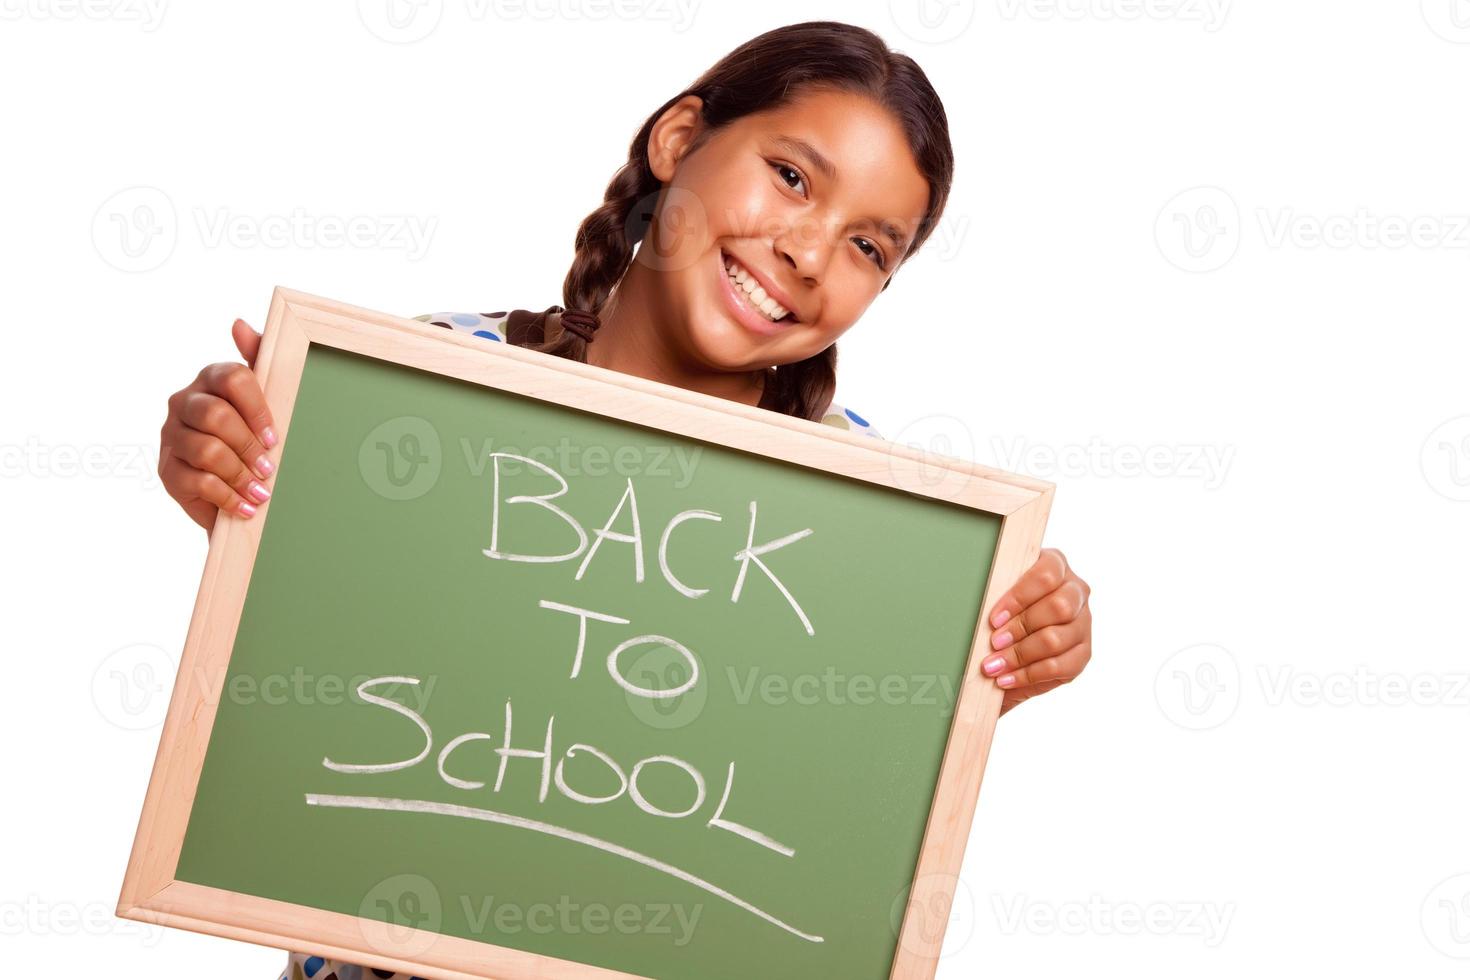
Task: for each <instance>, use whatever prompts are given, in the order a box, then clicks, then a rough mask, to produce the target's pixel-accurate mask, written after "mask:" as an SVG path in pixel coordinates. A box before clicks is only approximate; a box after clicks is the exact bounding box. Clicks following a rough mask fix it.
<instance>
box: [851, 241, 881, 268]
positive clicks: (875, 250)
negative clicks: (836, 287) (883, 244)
mask: <svg viewBox="0 0 1470 980" xmlns="http://www.w3.org/2000/svg"><path fill="white" fill-rule="evenodd" d="M853 241H855V242H861V243H862V244H864V245H867V246H868V247H869V248H871V249H872V251H871V252H864V253H863V254H864V255H866V256H868V257H869V258H870V259H872V260H873V261H874V262H876V263H878V268H880V269H886V268H888V264H887V263H886V262H884V261H883V250H882V249H881V248H879V247H878V246H877V245H874V244H873V243H872V242H870V241H868V240H867V239H866V238H854V239H853Z"/></svg>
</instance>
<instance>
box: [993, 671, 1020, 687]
mask: <svg viewBox="0 0 1470 980" xmlns="http://www.w3.org/2000/svg"><path fill="white" fill-rule="evenodd" d="M995 683H996V684H997V685H999V686H1000V687H1015V686H1016V675H1015V674H1002V675H1001V676H999V677H997V678H996V679H995Z"/></svg>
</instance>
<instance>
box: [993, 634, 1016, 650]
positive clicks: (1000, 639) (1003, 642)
mask: <svg viewBox="0 0 1470 980" xmlns="http://www.w3.org/2000/svg"><path fill="white" fill-rule="evenodd" d="M1012 639H1014V637H1012V636H1011V631H1010V630H1006V631H1005V632H1004V633H997V634H995V635H994V636H992V637H991V638H990V645H991V646H993V647H995V648H996V649H997V650H1004V649H1005V648H1006V647H1008V646H1010V645H1011V640H1012Z"/></svg>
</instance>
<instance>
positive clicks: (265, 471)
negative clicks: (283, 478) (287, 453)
mask: <svg viewBox="0 0 1470 980" xmlns="http://www.w3.org/2000/svg"><path fill="white" fill-rule="evenodd" d="M255 468H256V470H258V471H259V472H260V475H261V476H270V475H271V474H272V473H274V472H275V471H276V464H275V463H272V462H271V461H270V457H268V456H265V455H264V454H262V455H261V456H260V458H258V459H257V460H256V461H255Z"/></svg>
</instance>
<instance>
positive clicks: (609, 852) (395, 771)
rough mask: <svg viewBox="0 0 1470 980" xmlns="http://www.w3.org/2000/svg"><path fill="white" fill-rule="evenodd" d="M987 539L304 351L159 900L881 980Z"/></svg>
mask: <svg viewBox="0 0 1470 980" xmlns="http://www.w3.org/2000/svg"><path fill="white" fill-rule="evenodd" d="M528 460H529V461H534V462H528ZM538 463H539V464H540V465H537V464H538ZM562 481H564V487H565V489H564V492H560V491H562V487H563V483H562ZM630 487H631V490H630ZM553 494H555V496H549V495H553ZM530 498H542V499H541V500H540V501H539V502H538V501H537V500H533V499H530ZM691 512H692V513H691ZM678 515H682V517H679V518H678V519H677V520H676V517H678ZM635 518H636V523H635ZM1000 523H1001V519H1000V518H999V517H997V516H994V515H991V514H987V513H984V512H981V511H977V510H975V509H973V508H967V507H962V506H958V505H953V504H948V503H945V502H942V501H938V500H934V499H929V498H926V497H922V496H918V495H914V494H909V493H905V492H903V491H900V490H894V489H889V488H886V487H882V486H878V485H875V484H870V483H866V482H863V481H859V480H854V479H848V478H844V477H839V476H834V475H833V474H831V473H828V472H824V471H820V470H815V469H808V468H806V467H802V466H799V465H795V464H790V463H783V462H777V461H774V460H771V459H768V458H764V457H761V456H758V455H754V454H748V453H743V452H740V451H736V450H732V449H729V448H725V447H722V446H718V445H713V444H705V443H701V442H698V441H696V440H693V439H688V438H685V437H682V436H677V435H673V434H670V433H666V432H661V431H658V430H655V429H651V428H642V427H639V426H635V425H631V424H629V423H625V422H620V421H617V420H614V419H609V418H606V417H603V416H599V415H595V414H591V413H587V412H582V411H579V410H576V409H572V408H568V407H564V406H562V405H558V404H555V403H552V402H545V401H538V400H536V399H533V398H530V397H527V396H524V395H519V394H511V393H508V392H504V391H497V390H494V389H491V388H486V387H482V386H479V385H475V384H471V383H468V382H463V381H458V380H454V379H451V378H447V377H444V376H441V375H438V374H434V373H429V372H426V371H419V370H416V369H413V368H408V367H404V366H401V365H398V364H393V363H388V362H384V361H378V360H374V359H371V358H369V357H366V356H363V355H360V354H356V353H349V352H345V351H341V350H337V349H334V348H332V347H327V346H322V345H317V344H313V345H312V346H311V348H310V350H309V352H308V353H307V356H306V362H305V368H304V373H303V375H302V379H301V384H300V389H299V393H298V395H297V399H296V403H295V407H294V414H293V419H292V422H291V428H290V434H289V439H288V441H287V443H286V445H285V447H284V455H283V458H282V461H281V465H280V471H279V476H278V479H277V483H276V485H275V491H274V496H273V498H272V501H271V504H270V510H269V513H268V521H267V523H266V525H265V526H264V528H263V529H262V532H261V534H262V537H261V540H260V545H259V551H258V554H257V556H256V559H255V562H254V567H253V571H252V572H251V575H250V580H249V588H248V592H247V593H246V597H245V604H244V608H243V613H242V616H241V619H240V623H239V630H238V633H237V635H236V639H235V643H234V647H233V652H232V654H231V658H230V661H229V669H228V676H227V678H226V681H225V683H224V688H223V693H222V695H221V699H220V703H219V706H218V712H217V714H216V716H215V721H214V725H213V730H212V733H211V734H210V737H209V741H208V749H207V753H206V755H205V760H204V765H203V769H202V772H201V775H200V777H199V783H198V789H197V794H196V796H195V799H194V802H193V807H192V810H191V811H190V814H189V818H188V824H187V831H186V833H185V837H184V843H183V847H182V851H181V853H180V857H179V861H178V867H177V870H176V872H175V874H176V876H177V878H178V880H180V881H184V882H193V883H196V884H200V885H208V886H214V887H217V888H222V889H227V890H229V891H232V892H240V893H245V894H249V895H258V896H263V897H268V898H273V899H278V900H281V901H285V902H290V903H293V904H297V905H302V906H307V907H311V908H316V909H323V910H329V911H335V912H342V913H346V914H349V915H353V916H358V917H360V918H366V919H376V920H382V921H386V922H389V923H394V924H397V925H403V926H412V927H415V928H417V929H421V930H427V931H429V932H433V933H441V934H445V935H452V936H459V937H463V938H466V939H470V940H474V941H477V942H483V943H490V944H494V945H497V946H504V947H510V948H514V949H520V950H526V951H530V952H533V953H537V954H542V955H545V956H551V957H556V958H559V959H564V960H570V961H575V962H580V963H587V964H593V965H596V966H600V967H604V968H607V969H613V970H621V971H625V972H628V973H633V974H640V975H645V976H649V977H680V978H711V980H713V978H729V980H737V978H738V980H746V978H752V977H761V978H777V977H791V978H798V977H799V978H811V977H845V978H873V980H879V978H883V977H887V976H888V975H889V970H890V966H891V964H892V962H893V957H894V951H895V946H896V943H897V933H896V924H897V922H898V921H899V917H900V915H901V912H902V905H903V900H904V896H905V893H906V890H907V888H908V886H909V884H910V882H911V880H912V879H913V877H914V872H915V864H916V861H917V858H918V853H919V846H920V843H921V840H922V839H923V834H924V828H925V823H926V819H927V817H928V812H929V804H930V800H931V797H932V795H933V792H934V787H935V782H936V779H937V777H938V773H939V766H940V762H941V759H942V757H943V753H944V748H945V743H946V738H947V736H948V733H949V729H950V723H951V720H952V716H953V706H954V696H955V691H956V689H957V684H958V683H959V680H960V678H961V677H962V676H963V671H964V665H965V663H966V660H967V657H968V655H969V652H970V647H971V642H972V639H973V637H974V633H975V628H976V617H977V614H978V611H979V609H980V604H981V601H982V596H983V593H984V590H985V586H986V581H987V577H988V575H989V572H990V568H991V563H992V559H993V555H994V553H995V548H996V542H997V536H998V532H999V529H1000ZM599 532H603V533H599ZM580 535H586V538H587V544H586V545H585V546H584V547H581V548H580V549H579V543H580V541H581V537H580ZM629 539H636V540H629ZM568 554H570V555H571V557H567V558H564V559H563V560H540V561H532V560H522V559H526V558H530V557H540V558H556V557H558V556H563V555H568ZM640 638H641V639H640ZM630 641H631V642H630ZM579 649H580V653H579ZM508 720H509V727H510V738H509V741H508V742H507V739H506V732H507V722H508ZM548 746H549V754H545V753H546V750H547V748H548ZM507 748H509V749H511V750H514V754H508V755H503V754H502V752H501V750H503V749H507ZM543 754H545V757H544V758H543V757H542V755H543ZM402 952H403V953H404V955H405V956H411V955H412V952H413V951H412V950H411V949H406V950H404V951H402Z"/></svg>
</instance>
